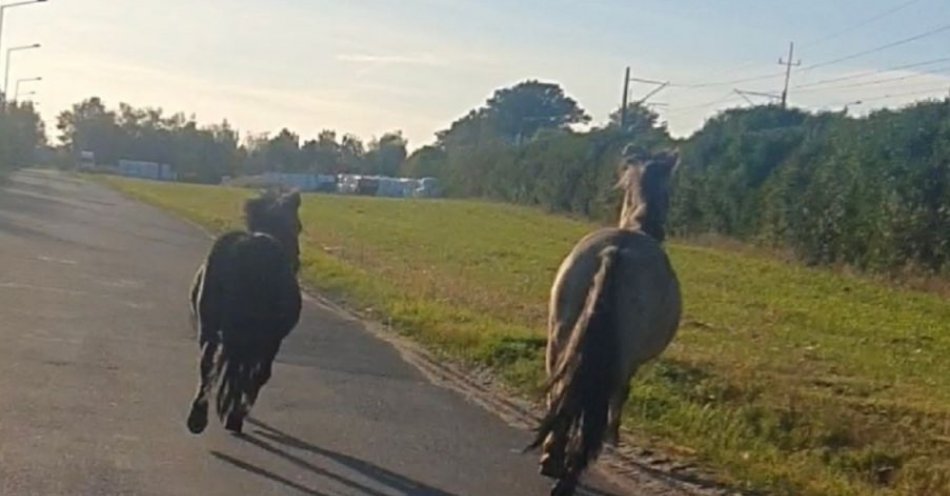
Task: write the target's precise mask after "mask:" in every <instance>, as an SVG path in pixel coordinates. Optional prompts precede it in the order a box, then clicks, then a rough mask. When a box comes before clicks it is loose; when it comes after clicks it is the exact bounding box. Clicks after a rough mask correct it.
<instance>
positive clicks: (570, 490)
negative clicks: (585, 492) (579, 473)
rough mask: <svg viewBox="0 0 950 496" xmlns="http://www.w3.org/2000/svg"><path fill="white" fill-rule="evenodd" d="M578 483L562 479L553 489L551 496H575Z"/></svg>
mask: <svg viewBox="0 0 950 496" xmlns="http://www.w3.org/2000/svg"><path fill="white" fill-rule="evenodd" d="M576 490H577V482H576V481H569V480H565V479H561V480H559V481H557V483H555V484H554V487H552V488H551V496H574V492H575V491H576Z"/></svg>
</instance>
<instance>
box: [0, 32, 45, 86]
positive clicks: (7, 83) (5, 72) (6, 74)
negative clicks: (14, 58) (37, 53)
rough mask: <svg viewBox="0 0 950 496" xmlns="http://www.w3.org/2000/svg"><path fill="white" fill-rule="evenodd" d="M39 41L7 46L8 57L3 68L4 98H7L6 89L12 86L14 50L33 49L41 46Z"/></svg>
mask: <svg viewBox="0 0 950 496" xmlns="http://www.w3.org/2000/svg"><path fill="white" fill-rule="evenodd" d="M39 47H40V44H39V43H34V44H32V45H22V46H15V47H10V48H7V58H6V61H5V62H6V68H5V69H4V70H3V91H4V95H3V96H4V100H6V99H7V98H6V91H7V88H9V87H10V55H11V54H12V53H13V52H18V51H20V50H31V49H34V48H39Z"/></svg>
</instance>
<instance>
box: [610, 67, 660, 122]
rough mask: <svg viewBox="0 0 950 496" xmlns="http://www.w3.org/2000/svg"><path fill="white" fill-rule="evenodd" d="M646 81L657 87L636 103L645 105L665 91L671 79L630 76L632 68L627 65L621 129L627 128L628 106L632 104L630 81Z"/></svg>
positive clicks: (624, 79)
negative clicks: (660, 79) (657, 79)
mask: <svg viewBox="0 0 950 496" xmlns="http://www.w3.org/2000/svg"><path fill="white" fill-rule="evenodd" d="M631 82H634V83H645V84H652V85H655V86H656V87H655V88H653V89H652V90H651V91H649V92H648V93H647V94H646V95H644V96H643V98H641V99H639V100H637V101H636V102H634V103H635V104H636V105H643V104H645V103H646V101H647V100H649V99H650V98H651V97H652V96H653V95H656V94H657V93H659V92H660V91H663V89H664V88H666V87H667V86H669V85H670V82H669V81H656V80H653V79H641V78H635V77H630V68H629V67H627V70H626V71H625V72H624V77H623V96H622V97H621V99H620V129H626V128H627V107H628V106H629V105H630V103H629V100H630V83H631Z"/></svg>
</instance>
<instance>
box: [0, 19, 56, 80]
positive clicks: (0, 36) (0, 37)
mask: <svg viewBox="0 0 950 496" xmlns="http://www.w3.org/2000/svg"><path fill="white" fill-rule="evenodd" d="M44 2H46V0H25V1H23V2H13V3H8V4H3V5H0V53H2V49H3V12H4V11H5V10H7V9H11V8H13V7H23V6H25V5H32V4H34V3H44ZM3 91H4V92H6V91H7V87H6V85H4V87H3Z"/></svg>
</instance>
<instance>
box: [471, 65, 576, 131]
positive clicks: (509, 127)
mask: <svg viewBox="0 0 950 496" xmlns="http://www.w3.org/2000/svg"><path fill="white" fill-rule="evenodd" d="M485 115H486V116H487V117H488V118H489V119H490V120H491V121H493V123H494V127H495V129H496V130H497V131H498V132H499V133H500V135H501V136H502V137H503V138H504V139H506V140H507V141H508V142H510V143H521V142H522V141H524V140H526V139H531V138H533V137H534V136H535V135H536V134H537V132H538V131H539V130H541V129H566V128H568V127H569V126H570V125H572V124H579V123H585V122H589V121H590V116H589V115H587V113H586V112H584V110H583V109H581V107H580V106H579V105H578V104H577V102H576V101H574V99H572V98H570V97H568V96H567V95H565V94H564V90H563V89H562V88H561V87H560V86H558V85H557V84H554V83H542V82H540V81H535V80H528V81H525V82H522V83H518V84H516V85H515V86H513V87H511V88H503V89H500V90H497V91H495V94H494V95H492V97H491V98H489V99H488V102H486V107H485Z"/></svg>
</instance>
